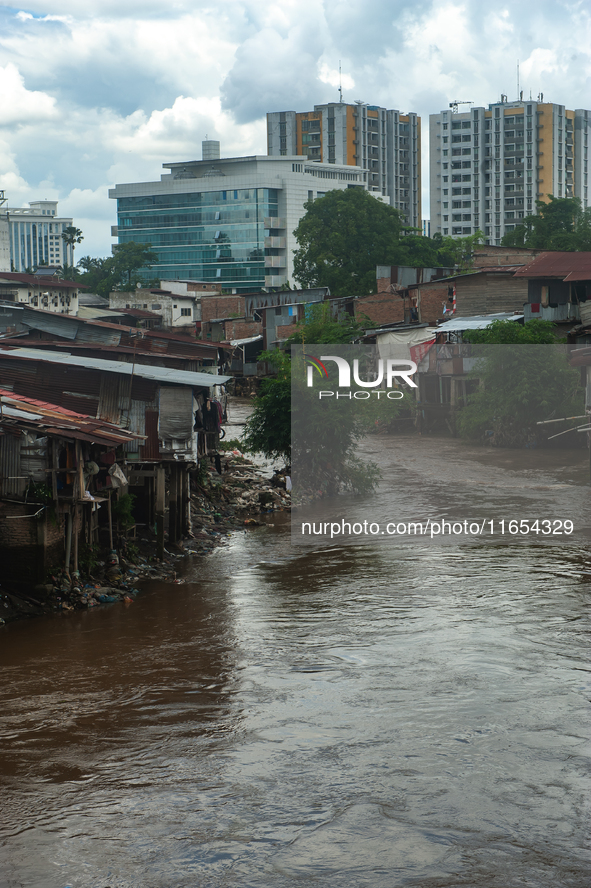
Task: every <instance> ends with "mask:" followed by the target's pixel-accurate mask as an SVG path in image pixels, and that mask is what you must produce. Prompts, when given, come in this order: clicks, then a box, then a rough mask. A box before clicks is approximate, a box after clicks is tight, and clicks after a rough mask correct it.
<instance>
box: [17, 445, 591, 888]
mask: <svg viewBox="0 0 591 888" xmlns="http://www.w3.org/2000/svg"><path fill="white" fill-rule="evenodd" d="M398 446H399V445H398ZM383 447H387V449H388V454H390V456H388V458H386V454H385V451H382V457H383V459H384V462H385V464H388V465H390V464H391V465H392V466H394V463H395V464H396V466H397V469H396V471H397V472H398V474H397V475H396V485H397V489H398V491H399V495H400V496H402V497H407V498H408V499H409V501H410V500H412V497H413V496H422V497H423V498H424V503H423V505H424V506H425V508H427V507H428V506H429V507H430V500H429V497H430V490H429V488H428V485H427V486H423V487H422V488H421V489H420V490H419V489H418V487H417V481H416V473H417V472H418V473H419V474H421V473H422V474H423V476H425V477H426V476H428V477H429V478H431V479H432V481H433V484H435V483H437V484H439V483H440V482H441V483H442V484H443V481H442V480H441V479H442V478H443V475H444V474H445V478H446V479H449V478H450V477H451V479H452V483H447V482H446V483H445V485H444V486H445V495H446V497H447V499H446V501H445V508H446V510H447V511H448V512H449V514H460V513H462V511H463V510H464V511H465V510H467V509H471V510H472V511H473V512H474V513H475V511H477V509H476V506H475V505H474V501H475V499H477V500H478V499H479V500H480V502H477V504H476V505H478V506H479V507H480V506H481V505H482V502H484V500H485V499H486V494H485V493H483V491H485V490H486V483H487V481H489V482H490V484H489V487H490V486H491V485H493V486H494V485H495V484H498V478H499V472H501V473H505V474H504V477H506V478H509V479H511V478H513V479H515V478H518V477H519V478H521V479H522V481H523V484H524V485H525V487H524V490H525V492H524V491H523V490H522V491H521V492H519V498H522V497H525V499H526V500H527V508H528V509H529V510H530V511H531V510H532V509H534V510H535V508H539V509H541V508H542V507H544V508H545V509H548V508H549V507H550V506H551V507H552V508H553V509H554V510H557V509H558V510H559V509H561V508H562V509H563V510H568V511H569V515H571V516H574V517H575V519H576V518H577V516H580V517H581V526H582V527H585V526H586V524H585V522H586V521H587V512H586V510H587V502H588V500H589V498H590V496H591V494H590V491H589V487H588V486H585V484H586V478H585V472H586V471H587V469H586V466H585V460H586V454H585V453H584V452H583V451H581V452H579V453H578V454H577V453H576V452H573V455H572V458H569V460H567V466H566V467H564V466H563V467H562V468H560V470H558V469H557V468H556V466H555V465H554V464H553V462H552V458H551V457H549V456H547V455H542V456H540V459H539V461H537V462H536V460H534V459H533V458H532V457H531V456H529V455H528V454H526V455H524V454H521V455H519V454H514V455H513V456H512V455H511V454H510V453H508V452H503V453H502V454H498V453H497V454H492V455H491V454H490V453H489V452H484V451H482V452H480V453H476V454H472V455H470V454H467V455H465V458H466V459H467V460H468V462H465V463H464V468H463V469H462V468H461V466H459V465H458V466H454V465H452V463H453V459H452V456H451V455H450V454H451V451H450V450H449V449H446V447H447V445H445V446H444V445H442V444H441V443H439V442H437V441H434V440H433V441H430V442H427V444H425V446H424V447H423V448H422V449H421V450H420V451H417V452H409V451H408V448H407V449H405V448H400V449H399V452H398V457H399V458H398V459H396V460H394V461H392V460H391V459H390V457H391V454H392V446H391V445H390V444H388V442H387V441H386V442H385V443H384V441H380V440H378V439H376V440H375V441H373V442H372V443H371V444H370V445H369V450H370V451H371V452H372V453H373V454H374V455H376V454H377V455H378V456H379V455H380V448H383ZM404 459H405V460H406V463H404V462H403V460H404ZM388 460H390V462H388ZM520 460H521V462H520ZM411 461H414V462H412V464H411ZM417 461H418V462H419V463H420V465H417ZM421 461H422V463H421ZM503 461H504V462H503ZM466 466H468V467H469V470H470V471H473V473H474V474H473V479H474V481H473V484H472V486H471V487H470V484H467V481H468V482H469V481H470V478H471V477H472V476H470V475H469V472H468V469H466ZM470 467H471V468H470ZM393 470H394V469H393ZM467 472H468V474H467ZM450 473H451V476H450ZM507 473H509V474H507ZM510 473H514V474H510ZM528 473H533V474H528ZM542 476H543V477H542ZM405 478H406V482H405ZM530 482H531V483H530ZM405 483H407V484H408V485H409V486H408V488H406V489H404V484H405ZM429 483H431V482H429ZM387 484H388V479H387V478H386V479H385V481H384V486H383V487H382V491H381V493H380V494H378V499H379V497H382V500H388V496H389V494H388V487H387ZM412 485H414V487H413V486H412ZM479 485H480V486H479ZM528 485H529V486H528ZM510 486H511V485H509V488H510ZM470 490H471V493H470ZM413 491H414V493H413ZM506 496H507V500H506V502H505V504H504V506H503V509H505V510H506V508H507V507H508V504H510V502H511V499H510V493H509V492H507V493H506ZM493 505H494V504H493ZM497 507H498V508H501V507H500V506H498V503H497V505H496V506H494V508H497ZM498 514H500V512H499V513H498ZM184 578H185V583H184V585H173V584H172V583H171V584H168V583H166V584H164V583H160V584H157V583H152V584H147V585H146V586H145V587H144V590H143V593H142V594H141V595H140V596H138V598H137V600H136V601H135V602H134V603H133V604H129V605H127V606H125V605H122V604H114V605H110V606H105V607H102V608H96V609H94V610H92V611H88V612H76V613H74V614H69V615H57V614H56V615H55V616H49V617H43V618H40V619H36V620H33V621H28V622H21V623H15V624H10V625H8V626H5V627H3V628H2V630H1V632H0V644H1V654H0V664H1V665H0V676H1V682H0V749H1V752H0V792H1V798H2V804H1V805H0V886H1V888H25V886H26V888H65V886H71V888H107V886H110V888H181V886H183V888H193V886H199V888H210V886H211V888H214V886H215V888H225V886H228V888H229V886H232V888H234V886H236V888H288V886H289V888H292V886H305V888H308V886H314V885H318V886H319V888H325V886H326V888H358V886H371V888H396V886H417V888H419V886H420V888H460V886H466V888H481V886H482V888H518V886H519V888H521V886H529V888H588V886H589V885H590V884H591V833H590V830H589V824H590V819H591V818H590V814H591V766H590V758H589V753H590V751H591V741H590V733H591V732H590V728H591V717H590V700H591V664H590V657H589V642H590V641H591V631H590V630H591V620H590V605H591V538H590V539H589V542H586V540H585V539H584V538H581V537H580V536H579V537H578V538H577V539H574V538H573V539H563V540H560V541H554V540H552V541H551V542H548V541H546V542H544V543H543V544H542V542H541V541H539V540H536V539H534V538H533V537H528V538H527V539H519V540H512V539H510V538H507V539H503V540H499V539H483V540H482V541H480V542H479V541H476V542H475V541H474V540H472V541H470V542H469V543H468V542H466V543H465V544H464V543H463V542H459V543H458V544H456V545H453V546H451V545H447V546H443V545H442V546H426V545H425V546H424V545H421V543H420V541H417V542H416V544H412V545H409V544H404V545H403V544H400V545H399V544H397V543H396V542H395V541H389V543H388V544H387V545H386V544H383V543H381V542H380V544H377V543H376V544H375V545H374V544H372V543H371V541H370V542H369V543H365V544H363V545H354V544H350V543H347V544H343V545H339V544H338V541H337V542H335V541H333V542H332V543H331V544H325V543H324V542H322V543H319V544H318V545H316V546H315V547H314V546H313V547H312V548H310V549H305V550H299V549H297V548H293V547H292V546H291V543H290V535H289V530H288V528H287V526H286V525H285V524H283V523H281V521H280V520H277V521H275V522H274V523H273V526H268V527H261V528H257V529H254V530H252V531H248V532H246V533H238V534H236V535H234V536H233V537H232V538H231V539H230V542H229V544H228V545H227V546H226V547H225V548H220V549H218V550H217V551H215V552H214V553H213V554H212V555H211V556H209V557H208V558H207V559H204V560H203V559H202V560H199V559H195V560H193V561H188V562H187V564H186V566H185V574H184Z"/></svg>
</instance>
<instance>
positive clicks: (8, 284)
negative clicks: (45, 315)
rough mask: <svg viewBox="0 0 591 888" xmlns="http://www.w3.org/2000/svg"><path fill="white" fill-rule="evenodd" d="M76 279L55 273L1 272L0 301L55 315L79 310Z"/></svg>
mask: <svg viewBox="0 0 591 888" xmlns="http://www.w3.org/2000/svg"><path fill="white" fill-rule="evenodd" d="M78 287H79V285H78V284H77V283H76V281H63V280H61V279H60V278H58V277H57V275H37V274H19V273H18V272H11V271H3V272H0V302H13V303H15V304H17V305H28V306H30V307H31V308H40V309H43V310H44V311H53V312H56V313H57V314H67V315H75V314H77V313H78Z"/></svg>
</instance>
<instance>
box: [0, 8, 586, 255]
mask: <svg viewBox="0 0 591 888" xmlns="http://www.w3.org/2000/svg"><path fill="white" fill-rule="evenodd" d="M573 34H576V35H577V40H576V44H575V43H574V41H573ZM589 47H591V12H590V10H589V8H588V6H587V5H585V4H584V3H580V2H571V3H567V2H561V3H556V0H538V2H537V3H536V5H535V7H532V6H531V4H530V5H524V4H523V3H522V2H519V0H505V2H504V3H503V4H502V5H501V6H500V7H499V6H497V7H491V6H490V5H487V4H482V3H479V2H476V0H412V2H411V0H274V2H272V3H263V2H262V0H225V2H224V3H223V4H219V3H217V4H213V3H207V2H203V0H202V2H200V3H197V4H195V2H194V0H191V2H189V0H175V2H174V3H173V4H172V5H169V6H166V7H164V6H163V5H162V3H161V0H158V2H156V0H128V2H126V3H125V4H121V3H120V0H95V2H93V4H92V5H91V4H88V3H80V2H79V0H52V2H51V4H49V5H48V4H47V0H28V2H27V6H26V10H22V11H18V10H16V11H15V9H14V8H12V7H10V6H9V5H8V4H7V3H6V2H1V0H0V91H1V93H2V96H3V110H2V115H1V117H0V171H1V174H0V187H3V188H5V189H6V191H7V193H8V197H9V200H10V202H11V204H13V205H14V204H21V205H22V204H23V203H25V202H26V201H28V200H34V199H36V198H39V197H48V196H52V197H57V198H59V200H60V211H63V212H64V213H65V214H67V215H72V216H74V217H75V220H76V224H77V225H78V226H79V227H80V228H82V229H83V231H84V232H85V241H84V244H83V245H82V246H81V249H82V250H83V252H84V253H91V254H92V255H105V254H106V253H108V252H109V245H110V242H111V239H110V225H111V223H112V222H114V213H115V206H114V201H111V200H109V199H108V197H107V190H108V187H109V186H110V185H113V184H115V183H116V182H125V181H142V180H152V179H158V178H159V176H160V175H161V173H162V166H161V165H162V163H163V162H166V161H180V160H183V159H185V160H188V159H196V158H199V157H200V156H201V140H202V139H204V138H205V135H206V133H207V134H208V135H209V137H210V138H219V139H220V141H221V143H222V152H223V153H224V154H226V155H229V156H233V155H241V154H257V153H258V154H260V153H264V152H265V151H266V133H265V119H264V114H265V112H266V111H273V110H284V109H285V110H287V109H294V110H306V109H309V108H311V107H313V105H314V104H318V103H321V102H324V101H328V100H334V101H337V100H338V92H337V87H338V82H339V81H338V64H339V59H341V60H342V71H343V74H342V84H343V90H344V93H345V96H344V97H345V100H346V101H353V100H354V99H357V98H359V99H364V100H366V101H368V102H372V103H375V104H381V105H385V106H386V107H388V108H398V109H399V110H401V111H409V110H414V111H417V112H418V113H420V114H421V115H422V117H423V146H424V150H425V153H426V146H427V143H428V115H429V113H433V112H435V111H439V110H441V108H444V107H447V105H448V103H449V102H450V101H451V100H454V99H471V100H472V101H473V102H474V103H475V104H477V105H483V104H484V105H486V104H488V103H489V102H492V101H496V100H497V99H498V98H499V96H500V94H501V93H506V94H509V96H510V97H512V96H513V95H514V94H515V93H516V91H517V83H516V64H517V59H520V60H521V88H522V89H524V91H525V92H526V94H528V93H529V90H530V89H531V90H532V92H533V94H534V95H537V94H538V93H539V92H540V91H543V92H544V96H545V98H546V100H549V101H556V102H560V103H563V104H566V105H567V106H568V107H577V108H581V107H586V106H588V105H589V96H590V95H591V51H590V49H589ZM353 91H354V92H353ZM424 159H425V160H426V157H425V158H424ZM423 184H424V187H425V188H427V187H428V171H427V170H426V169H425V171H424V174H423ZM425 197H428V196H427V194H426V191H425Z"/></svg>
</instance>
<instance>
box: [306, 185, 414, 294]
mask: <svg viewBox="0 0 591 888" xmlns="http://www.w3.org/2000/svg"><path fill="white" fill-rule="evenodd" d="M304 208H305V210H306V214H305V215H304V216H303V217H302V218H301V219H300V221H299V224H298V227H297V228H296V230H295V232H294V234H295V237H296V240H297V242H298V249H297V250H296V251H295V253H294V274H295V277H296V279H297V280H298V281H299V282H300V284H301V285H302V286H303V287H330V289H331V291H332V292H333V293H338V295H339V296H365V295H367V294H368V293H371V292H372V290H373V289H375V282H376V266H377V265H396V264H397V263H398V261H399V257H400V255H401V252H400V250H399V246H400V239H401V235H402V232H403V231H404V228H403V225H402V222H401V218H400V213H399V211H398V210H395V209H394V208H393V207H390V206H387V205H386V204H384V203H382V202H381V201H380V200H377V199H376V198H375V197H372V196H371V195H370V194H369V193H368V192H367V191H364V190H363V189H362V188H348V189H347V190H346V191H337V190H336V189H335V190H334V191H329V192H328V193H327V194H326V195H325V196H324V197H322V198H318V199H317V200H315V201H312V200H309V201H307V202H306V203H305V204H304Z"/></svg>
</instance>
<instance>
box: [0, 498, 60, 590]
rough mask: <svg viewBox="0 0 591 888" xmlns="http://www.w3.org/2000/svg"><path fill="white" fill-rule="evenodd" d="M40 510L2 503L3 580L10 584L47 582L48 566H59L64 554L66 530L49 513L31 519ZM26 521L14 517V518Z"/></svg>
mask: <svg viewBox="0 0 591 888" xmlns="http://www.w3.org/2000/svg"><path fill="white" fill-rule="evenodd" d="M38 508H39V506H34V505H27V504H25V503H16V502H0V564H1V565H2V567H1V579H2V580H3V581H4V582H7V583H17V584H35V583H40V582H43V580H44V579H45V570H46V568H47V567H48V566H50V565H54V564H59V562H60V561H61V559H62V558H63V553H64V526H63V519H62V517H61V516H60V517H59V518H58V519H57V524H56V523H54V522H52V521H51V520H50V519H49V518H48V516H47V512H45V513H42V515H40V516H39V518H34V517H31V516H32V514H33V513H34V512H36V511H37V509H38ZM21 515H22V516H23V517H14V516H21Z"/></svg>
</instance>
